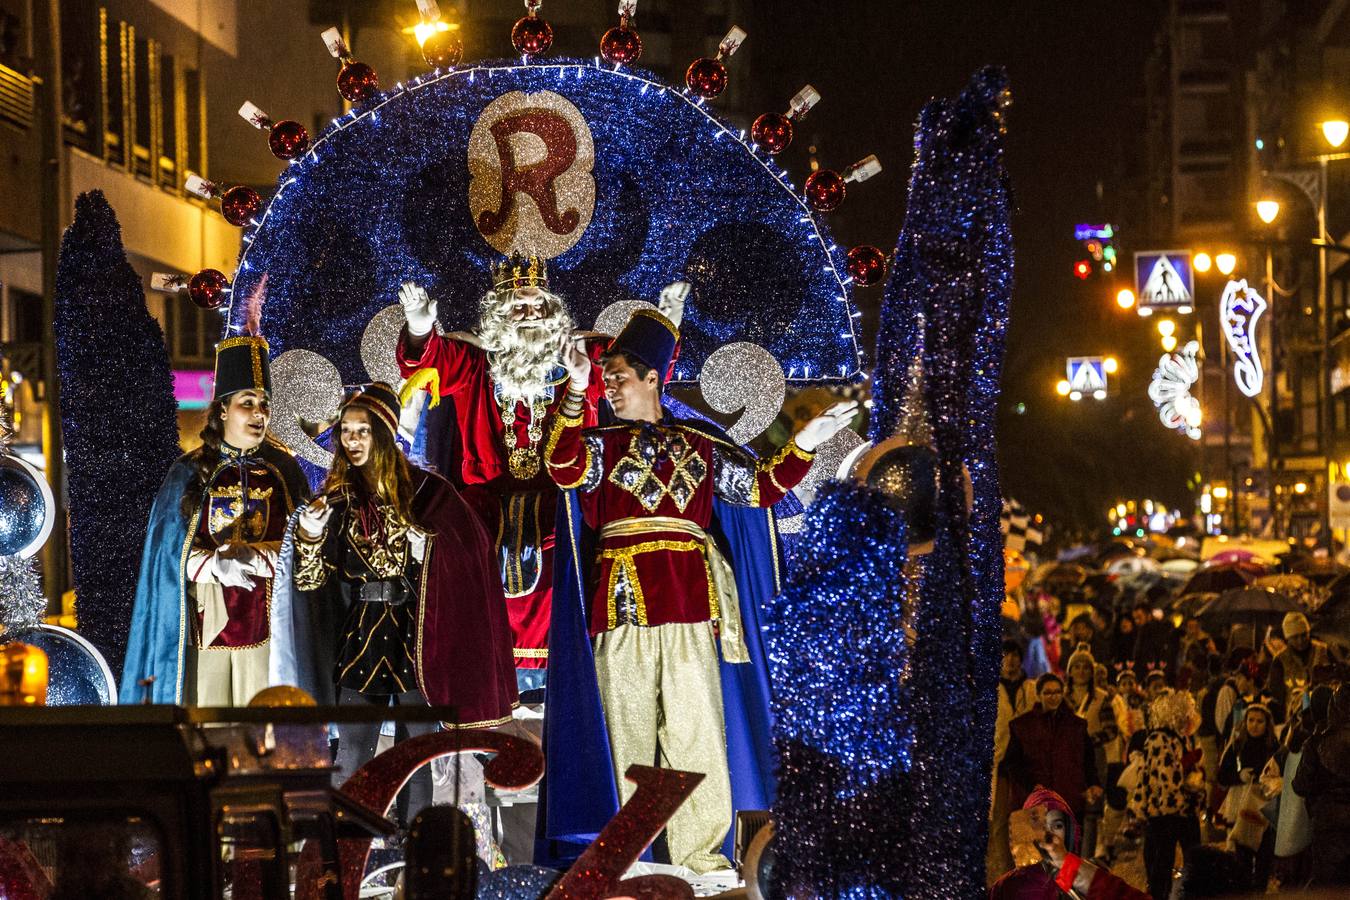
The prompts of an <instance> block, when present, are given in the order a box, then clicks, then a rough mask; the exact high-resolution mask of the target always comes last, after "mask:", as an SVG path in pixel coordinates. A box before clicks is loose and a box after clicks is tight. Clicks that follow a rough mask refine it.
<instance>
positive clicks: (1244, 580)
mask: <svg viewBox="0 0 1350 900" xmlns="http://www.w3.org/2000/svg"><path fill="white" fill-rule="evenodd" d="M1255 578H1256V575H1255V574H1254V573H1253V572H1251V571H1250V570H1249V569H1248V568H1247V567H1246V566H1241V565H1228V566H1213V567H1210V568H1205V569H1199V570H1197V571H1196V573H1195V574H1194V575H1192V576H1191V579H1190V581H1187V582H1186V586H1185V587H1184V588H1182V589H1181V592H1182V593H1183V594H1220V593H1223V592H1224V591H1227V590H1231V589H1233V588H1242V587H1246V586H1247V585H1249V584H1251V583H1252V581H1253V580H1254V579H1255Z"/></svg>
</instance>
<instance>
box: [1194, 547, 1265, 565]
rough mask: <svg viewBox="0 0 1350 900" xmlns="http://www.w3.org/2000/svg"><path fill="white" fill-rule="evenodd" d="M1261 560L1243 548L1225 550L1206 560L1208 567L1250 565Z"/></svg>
mask: <svg viewBox="0 0 1350 900" xmlns="http://www.w3.org/2000/svg"><path fill="white" fill-rule="evenodd" d="M1258 559H1260V557H1258V556H1257V555H1256V554H1255V553H1253V552H1252V551H1250V550H1246V549H1244V548H1242V547H1234V548H1233V549H1232V550H1224V551H1222V552H1220V553H1216V554H1214V555H1213V556H1211V557H1210V558H1209V559H1207V560H1205V564H1206V565H1207V566H1211V567H1212V566H1229V565H1232V564H1234V563H1248V562H1254V561H1256V560H1258Z"/></svg>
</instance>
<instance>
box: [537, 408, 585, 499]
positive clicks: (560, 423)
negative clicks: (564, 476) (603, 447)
mask: <svg viewBox="0 0 1350 900" xmlns="http://www.w3.org/2000/svg"><path fill="white" fill-rule="evenodd" d="M579 425H581V416H574V417H569V416H564V415H562V414H561V413H559V414H558V415H556V416H554V417H553V427H552V428H551V429H550V430H549V433H548V441H546V442H545V444H544V462H545V463H547V464H548V467H549V468H550V469H566V468H568V467H569V466H572V465H574V464H576V463H577V462H578V460H580V462H581V463H582V465H581V475H579V476H578V477H577V480H576V481H574V482H572V483H571V484H562V483H561V482H559V483H558V487H560V488H562V489H563V490H565V491H570V490H572V489H573V488H576V487H579V486H580V485H581V483H582V482H583V481H585V480H586V472H587V471H588V470H589V469H590V467H591V448H590V447H589V446H587V445H586V442H585V441H582V442H581V454H582V455H581V456H580V457H575V456H574V457H572V458H571V459H568V460H564V461H562V462H558V461H557V460H555V459H554V458H553V454H554V453H555V452H557V449H558V441H560V440H562V433H563V429H565V428H576V427H578V426H579Z"/></svg>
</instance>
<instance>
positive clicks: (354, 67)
mask: <svg viewBox="0 0 1350 900" xmlns="http://www.w3.org/2000/svg"><path fill="white" fill-rule="evenodd" d="M337 89H338V93H339V94H341V95H342V99H343V100H346V101H347V102H349V103H360V102H361V101H362V100H369V99H370V98H371V97H373V96H374V95H375V92H376V91H378V90H379V89H380V79H379V78H378V77H377V76H376V75H375V70H374V69H372V68H371V67H370V66H368V65H366V64H365V63H363V62H349V63H345V64H343V66H342V68H341V70H339V71H338V77H337Z"/></svg>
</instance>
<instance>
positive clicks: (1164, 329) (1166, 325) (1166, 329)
mask: <svg viewBox="0 0 1350 900" xmlns="http://www.w3.org/2000/svg"><path fill="white" fill-rule="evenodd" d="M1176 330H1177V323H1176V322H1173V321H1172V320H1171V319H1159V320H1158V334H1160V335H1162V336H1163V337H1165V338H1166V337H1171V336H1172V335H1173V334H1175V333H1176Z"/></svg>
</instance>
